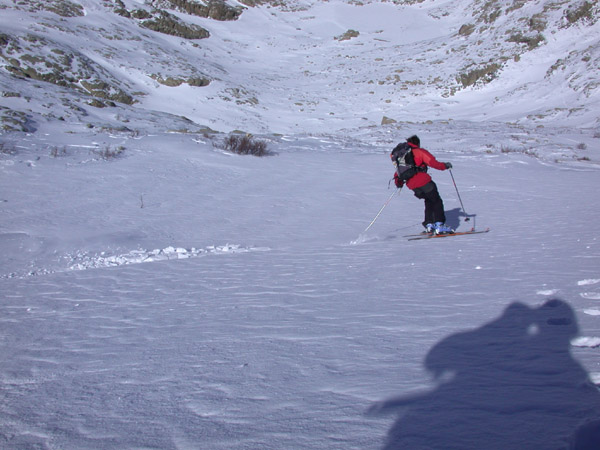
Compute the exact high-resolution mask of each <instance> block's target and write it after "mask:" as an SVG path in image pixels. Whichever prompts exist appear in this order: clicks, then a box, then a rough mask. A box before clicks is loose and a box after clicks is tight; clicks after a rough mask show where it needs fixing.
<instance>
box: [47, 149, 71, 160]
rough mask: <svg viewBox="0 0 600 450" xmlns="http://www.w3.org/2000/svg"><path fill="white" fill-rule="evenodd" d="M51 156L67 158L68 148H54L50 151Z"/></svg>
mask: <svg viewBox="0 0 600 450" xmlns="http://www.w3.org/2000/svg"><path fill="white" fill-rule="evenodd" d="M50 156H51V157H52V158H60V157H61V156H67V147H63V148H58V147H52V148H51V149H50Z"/></svg>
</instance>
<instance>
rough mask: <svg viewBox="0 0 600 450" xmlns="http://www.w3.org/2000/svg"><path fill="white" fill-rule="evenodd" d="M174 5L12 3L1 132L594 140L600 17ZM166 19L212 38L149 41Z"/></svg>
mask: <svg viewBox="0 0 600 450" xmlns="http://www.w3.org/2000/svg"><path fill="white" fill-rule="evenodd" d="M56 3H58V4H61V5H66V6H63V8H62V9H58V11H61V14H58V13H57V8H56V7H53V6H51V5H53V4H56ZM173 3H177V2H171V1H170V0H169V1H167V0H165V1H162V2H141V1H134V0H125V1H117V2H107V1H96V0H79V1H77V2H74V1H67V0H61V1H60V2H49V1H42V0H40V1H36V2H24V3H15V2H13V1H11V0H2V1H1V2H0V6H1V7H2V8H3V9H2V18H1V19H0V20H1V21H2V36H1V38H0V50H1V52H0V53H1V55H2V57H3V58H2V59H1V60H0V61H1V64H0V66H1V67H0V83H1V84H0V88H1V90H2V92H3V96H4V98H3V99H2V106H3V111H2V116H3V126H4V127H7V126H8V125H9V124H10V123H11V120H10V119H13V120H14V119H17V127H18V126H22V127H23V128H26V129H31V128H33V127H35V123H36V122H40V121H45V120H52V119H54V118H59V117H60V118H62V119H64V120H67V121H69V122H84V123H91V124H94V125H99V126H103V125H104V126H111V127H118V126H121V125H123V124H122V123H121V122H122V120H123V112H122V109H129V108H128V107H127V106H126V105H127V104H131V103H132V104H133V105H134V108H135V109H145V110H149V111H162V112H167V113H170V114H173V115H175V116H178V117H179V116H184V117H186V118H188V119H190V120H192V121H193V122H194V124H190V123H184V124H179V128H178V129H181V128H188V129H189V128H198V127H202V126H208V127H211V128H213V129H215V130H218V131H225V132H227V131H231V130H234V129H240V130H242V131H245V132H251V133H264V132H278V133H281V132H284V133H289V132H312V133H314V132H320V131H328V132H329V131H332V130H340V129H346V128H348V127H352V128H355V127H358V126H373V125H380V124H381V122H382V120H383V119H384V118H387V119H388V120H395V121H427V120H448V119H453V120H458V119H466V120H470V121H478V122H482V121H484V122H487V121H490V120H501V121H517V122H520V123H524V124H533V125H538V124H543V125H549V124H551V125H577V126H581V125H586V126H597V125H598V124H597V120H598V115H597V111H598V109H599V103H598V101H599V100H598V96H599V86H598V81H597V73H598V67H599V62H600V50H599V49H600V47H599V36H600V32H599V31H600V23H599V22H598V20H597V18H598V8H599V7H598V5H597V4H596V3H595V2H582V1H579V0H577V1H573V0H570V1H566V0H562V1H557V2H552V3H548V2H546V1H544V0H536V1H530V2H518V1H512V0H511V1H507V0H494V1H487V2H483V1H480V0H446V1H442V2H440V1H435V2H434V1H425V2H422V3H417V4H411V3H406V4H405V3H403V2H399V3H398V4H396V3H387V2H385V3H381V2H366V3H360V4H355V3H353V2H348V3H346V2H342V1H334V2H318V1H298V2H290V3H287V4H286V6H282V5H280V6H278V7H274V6H273V7H272V6H268V5H263V6H258V7H250V8H248V7H243V6H242V5H240V4H236V5H235V8H234V6H231V8H234V9H233V10H235V11H237V13H236V14H238V13H240V12H241V13H240V15H239V16H237V20H215V19H212V18H210V17H198V16H194V15H190V14H187V13H184V12H181V11H182V9H181V8H179V9H177V8H176V7H175V6H174V5H173ZM177 4H181V5H189V4H195V5H198V4H199V3H196V2H189V1H183V0H181V1H179V2H178V3H177ZM151 5H152V6H151ZM154 7H158V8H160V9H159V10H156V9H154ZM236 8H237V9H236ZM241 8H243V9H241ZM157 11H162V12H157ZM161 14H162V16H161ZM165 15H166V16H165ZM165 17H167V18H169V20H170V22H167V24H169V25H172V23H179V24H180V28H182V29H183V31H180V33H179V34H181V35H184V36H187V35H188V34H186V33H185V32H189V33H191V31H189V30H192V31H193V30H195V29H197V28H198V27H201V29H202V30H205V31H206V32H208V34H209V36H210V37H208V38H203V39H186V38H182V37H178V36H172V35H168V34H164V33H161V32H157V31H153V30H152V29H150V28H149V27H150V25H148V24H155V23H159V18H162V20H166V19H165ZM176 21H179V22H176ZM161 23H162V22H161ZM186 27H187V28H186ZM189 27H196V28H193V29H192V28H189ZM154 28H157V26H154ZM165 28H166V25H165ZM184 31H185V32H184ZM191 36H192V37H194V34H191ZM198 36H204V34H199V35H198ZM15 76H16V77H18V78H15ZM25 77H29V78H25ZM37 80H44V82H40V81H37ZM54 85H58V86H60V87H61V89H55V88H53V86H54ZM76 89H78V90H79V92H76ZM81 92H85V93H88V94H92V96H91V97H90V96H89V95H88V96H82V94H81ZM110 105H114V106H110ZM15 116H16V117H15ZM153 125H155V124H154V123H152V124H151V126H153ZM140 126H141V124H140Z"/></svg>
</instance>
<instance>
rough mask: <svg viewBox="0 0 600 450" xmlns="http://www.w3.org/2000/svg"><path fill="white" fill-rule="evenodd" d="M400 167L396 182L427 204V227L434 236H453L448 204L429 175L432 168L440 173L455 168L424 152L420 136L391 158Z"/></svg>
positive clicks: (407, 141)
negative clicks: (448, 221)
mask: <svg viewBox="0 0 600 450" xmlns="http://www.w3.org/2000/svg"><path fill="white" fill-rule="evenodd" d="M390 156H391V158H392V162H393V163H394V166H395V167H396V173H395V174H394V182H395V184H396V187H398V188H401V187H402V186H404V183H406V185H407V186H408V188H409V189H411V190H412V191H413V193H414V195H415V197H417V198H419V199H422V200H425V220H424V221H423V226H424V227H425V230H426V232H427V233H430V234H433V233H435V234H452V233H454V230H453V229H452V228H450V227H449V226H447V225H446V214H445V213H444V203H443V201H442V198H441V197H440V194H439V192H438V189H437V185H436V184H435V183H434V182H433V180H432V179H431V176H430V175H429V174H428V173H427V168H428V167H433V168H434V169H437V170H447V169H451V168H452V164H450V163H449V162H447V163H442V162H439V161H438V160H437V159H435V157H434V156H433V155H432V154H431V153H429V152H428V151H427V150H425V149H424V148H421V141H420V139H419V137H418V136H416V135H414V136H411V137H409V138H408V139H407V140H406V142H401V143H400V144H398V145H397V146H396V147H395V148H394V150H392V154H391V155H390Z"/></svg>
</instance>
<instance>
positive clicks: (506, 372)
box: [369, 300, 600, 450]
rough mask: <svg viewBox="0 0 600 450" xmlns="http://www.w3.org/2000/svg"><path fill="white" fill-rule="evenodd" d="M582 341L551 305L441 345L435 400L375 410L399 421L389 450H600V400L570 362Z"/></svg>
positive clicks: (562, 305) (409, 399)
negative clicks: (574, 345) (572, 344)
mask: <svg viewBox="0 0 600 450" xmlns="http://www.w3.org/2000/svg"><path fill="white" fill-rule="evenodd" d="M578 331H579V330H578V325H577V322H576V318H575V314H574V312H573V310H572V308H571V307H570V306H569V305H568V304H567V303H566V302H563V301H561V300H549V301H547V302H546V303H545V304H543V305H542V306H540V307H537V308H531V307H529V306H527V305H524V304H522V303H513V304H511V305H509V306H508V307H507V308H506V310H505V311H504V312H503V314H502V315H501V316H500V317H499V318H497V319H495V320H493V321H491V322H489V323H487V324H485V325H483V326H481V327H480V328H478V329H476V330H472V331H466V332H461V333H457V334H454V335H452V336H449V337H447V338H445V339H443V340H442V341H441V342H439V343H438V344H436V345H435V346H434V347H433V348H432V349H431V350H430V351H429V353H428V354H427V356H426V358H425V367H426V368H427V370H428V371H429V372H431V373H432V375H433V376H434V378H435V379H436V381H437V382H438V385H437V387H436V388H435V389H434V390H432V391H428V392H420V393H416V394H414V395H407V396H403V397H398V398H392V399H389V400H386V401H383V402H379V403H376V404H375V405H373V406H372V407H371V408H370V409H369V413H371V414H373V413H384V412H392V413H397V414H399V417H398V419H397V420H396V422H395V423H394V424H393V426H392V428H391V429H390V430H389V433H388V436H387V439H386V443H385V445H384V449H385V450H400V449H402V450H407V449H410V450H420V449H428V450H431V449H440V450H450V449H457V450H458V449H460V450H467V449H473V450H475V449H477V450H480V449H486V450H493V449H498V450H506V449H517V450H529V449H531V450H558V449H571V450H598V449H600V392H599V390H598V388H597V387H596V386H594V385H593V384H592V382H591V381H590V379H589V376H588V374H587V372H586V371H585V370H584V368H583V367H582V366H581V365H580V364H579V363H578V362H577V361H576V360H575V359H574V358H573V357H572V356H571V353H570V341H571V339H572V338H574V337H575V336H577V334H578Z"/></svg>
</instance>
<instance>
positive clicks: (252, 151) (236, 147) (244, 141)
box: [223, 134, 271, 156]
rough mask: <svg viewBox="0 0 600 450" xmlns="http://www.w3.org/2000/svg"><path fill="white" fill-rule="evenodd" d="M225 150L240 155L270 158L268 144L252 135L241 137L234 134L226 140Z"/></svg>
mask: <svg viewBox="0 0 600 450" xmlns="http://www.w3.org/2000/svg"><path fill="white" fill-rule="evenodd" d="M223 145H224V147H223V148H224V149H225V150H227V151H230V152H232V153H237V154H238V155H253V156H268V155H270V154H271V152H269V151H268V150H267V143H266V142H265V141H260V140H257V139H254V138H253V137H252V136H250V135H245V136H239V135H236V134H232V135H230V136H228V137H227V138H225V141H224V143H223Z"/></svg>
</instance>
